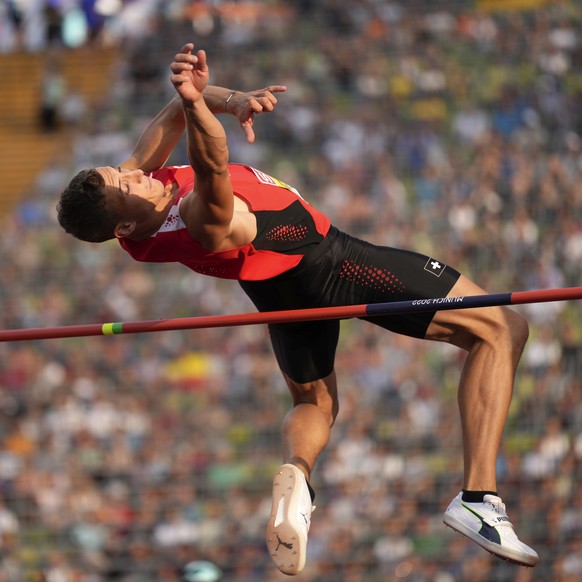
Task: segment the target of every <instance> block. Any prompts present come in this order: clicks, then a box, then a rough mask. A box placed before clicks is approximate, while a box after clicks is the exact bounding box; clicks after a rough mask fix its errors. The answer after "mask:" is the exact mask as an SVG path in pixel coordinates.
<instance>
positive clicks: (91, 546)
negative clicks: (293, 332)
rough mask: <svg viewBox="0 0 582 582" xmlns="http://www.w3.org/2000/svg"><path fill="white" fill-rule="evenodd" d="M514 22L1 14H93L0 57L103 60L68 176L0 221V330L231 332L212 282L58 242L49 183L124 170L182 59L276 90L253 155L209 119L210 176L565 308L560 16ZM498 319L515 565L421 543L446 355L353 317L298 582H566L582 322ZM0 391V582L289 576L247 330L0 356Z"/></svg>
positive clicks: (264, 395)
mask: <svg viewBox="0 0 582 582" xmlns="http://www.w3.org/2000/svg"><path fill="white" fill-rule="evenodd" d="M482 4H487V6H488V7H491V5H492V4H495V2H491V1H489V2H483V3H482ZM500 4H501V3H500ZM510 4H511V2H508V3H505V5H506V7H507V6H508V5H510ZM519 4H520V6H521V8H522V9H521V10H517V9H516V10H511V11H495V10H493V11H491V10H484V9H482V8H483V6H480V4H479V2H476V3H474V2H454V1H452V0H450V1H445V0H442V1H438V2H423V1H420V0H414V1H412V0H410V1H408V2H403V1H402V2H396V1H380V0H359V1H354V0H320V1H315V0H313V1H310V0H302V1H300V2H293V3H286V2H283V1H276V0H273V1H270V2H265V3H261V4H252V3H243V2H218V1H217V2H186V1H173V2H161V1H155V0H149V1H148V0H143V1H139V0H134V1H133V2H131V1H128V2H121V0H120V1H118V2H114V1H111V2H95V3H90V2H73V1H69V2H64V1H63V2H45V3H42V2H41V3H38V2H37V3H34V2H30V3H26V2H16V1H15V0H12V1H11V2H4V3H3V6H4V8H3V9H4V10H5V11H6V12H4V14H5V15H6V14H8V13H9V12H8V8H11V9H12V10H14V8H15V7H16V8H18V7H19V6H20V7H28V8H27V9H28V10H33V9H34V8H35V7H36V9H38V10H40V8H39V7H44V5H46V6H49V5H50V7H51V9H52V10H53V12H54V11H55V10H56V11H57V13H60V14H61V16H62V15H65V16H66V15H67V11H68V10H73V9H77V10H80V9H81V8H83V7H86V6H92V9H93V10H94V9H95V7H99V6H101V12H100V14H101V18H100V19H99V22H98V24H97V25H95V27H94V29H93V28H91V20H90V19H86V20H84V21H83V22H84V23H85V24H84V25H82V26H81V27H80V29H79V30H81V33H79V32H78V30H77V29H75V28H74V27H73V33H71V35H72V36H70V37H65V36H63V32H62V28H61V29H58V30H57V33H54V32H53V33H52V34H53V36H52V37H51V38H50V40H49V38H48V37H47V36H46V34H45V33H40V35H39V36H38V37H34V38H33V37H31V36H30V35H32V34H33V31H32V32H31V31H30V30H29V31H28V32H26V30H27V29H25V27H23V22H28V24H30V13H26V11H25V12H21V13H17V14H16V17H17V18H16V20H15V21H14V23H13V26H12V29H11V30H12V31H13V33H14V34H15V35H16V33H17V32H19V33H20V34H22V35H23V36H21V37H18V35H16V36H13V37H11V38H12V39H13V40H12V41H11V42H12V44H10V43H5V44H4V45H3V48H2V50H5V51H9V50H23V48H22V47H23V46H24V47H25V48H24V50H42V49H43V47H44V46H46V43H53V45H54V43H56V44H57V45H59V44H61V45H62V49H61V50H70V46H68V45H73V44H74V43H72V42H71V41H66V40H63V39H64V38H76V39H80V40H79V41H78V42H87V43H89V42H90V43H93V44H94V45H95V49H96V50H98V47H99V45H100V44H106V43H108V44H111V43H116V44H118V45H119V48H120V60H119V64H118V66H117V67H116V69H115V71H114V74H113V76H112V79H111V92H110V94H109V95H108V96H107V97H106V99H105V101H104V102H103V104H102V106H101V107H99V108H97V109H95V110H83V114H82V115H79V116H78V117H76V118H74V119H71V118H68V120H67V123H69V124H71V125H72V128H71V127H70V128H69V129H70V130H72V132H73V134H74V145H73V147H72V149H71V151H67V152H62V154H61V155H58V156H55V163H54V164H53V165H52V166H51V167H50V168H46V170H45V171H43V172H42V174H41V175H40V176H39V177H38V180H37V184H36V187H35V188H34V191H32V192H30V193H29V195H28V196H27V198H26V200H24V201H23V202H22V204H20V205H19V206H18V207H17V208H16V209H15V211H14V213H13V214H12V215H11V216H9V217H8V218H7V219H5V220H4V221H3V222H2V225H1V231H2V234H1V236H0V272H1V273H2V281H3V284H2V286H1V287H0V305H1V306H2V307H1V310H0V329H10V328H20V327H46V326H55V325H72V324H78V323H91V322H111V321H130V320H140V319H156V318H168V317H182V316H193V315H207V314H218V313H243V312H248V311H252V310H253V308H252V306H251V304H250V302H248V301H247V300H246V298H245V297H244V295H243V294H242V293H241V292H240V291H239V290H238V288H237V285H236V283H232V282H225V281H215V280H212V279H210V278H208V279H206V278H204V277H201V276H197V275H195V274H194V273H191V272H189V271H187V270H186V269H185V268H183V267H179V266H175V265H156V266H152V265H141V264H137V263H133V262H131V260H130V259H129V257H127V256H125V253H123V252H122V251H120V250H119V249H118V248H117V244H116V243H115V242H112V243H111V244H107V245H103V246H99V248H96V247H93V246H91V245H87V244H83V243H78V242H76V241H74V240H73V239H72V238H71V237H69V236H67V235H65V234H63V233H61V231H60V228H59V227H58V225H57V224H56V219H55V210H54V206H55V203H56V200H57V197H58V194H59V192H60V190H61V189H62V187H63V186H64V185H65V183H66V182H67V181H68V178H69V177H70V176H71V175H72V174H73V173H74V172H76V171H77V170H78V169H81V168H83V167H86V166H92V165H105V164H115V163H118V162H119V161H121V160H123V159H124V158H125V157H126V156H127V155H128V153H129V152H130V151H131V147H132V145H133V144H134V143H135V140H136V139H137V137H138V136H139V134H140V133H141V131H142V129H143V127H144V125H145V124H146V123H147V121H148V120H149V119H151V117H152V115H153V114H154V113H156V112H157V110H158V109H159V108H160V107H161V106H162V105H163V104H164V103H165V102H166V101H167V100H168V99H169V98H170V97H171V96H172V89H171V85H170V83H169V81H168V64H169V62H170V61H171V58H172V56H173V54H174V52H175V51H176V50H177V48H179V46H180V45H181V44H182V43H183V42H186V41H190V40H193V41H194V42H196V43H197V45H198V46H199V47H201V48H205V49H206V50H207V52H208V56H209V63H210V66H211V71H212V77H213V78H212V82H214V83H215V84H219V85H223V86H228V87H232V88H236V89H240V90H251V89H256V88H260V87H263V86H266V85H268V84H278V83H282V84H286V85H288V87H289V90H288V92H287V93H286V94H282V95H281V96H280V98H279V107H278V109H277V111H276V112H274V113H272V114H269V115H268V116H264V117H258V118H257V120H256V123H255V128H256V133H257V141H256V143H255V144H253V145H248V144H246V142H245V141H244V135H243V133H242V132H241V131H240V129H239V128H238V127H236V125H235V124H232V122H231V120H229V119H225V120H224V122H225V125H226V126H227V128H228V129H229V137H230V151H231V160H232V161H234V162H243V163H249V164H252V165H255V166H257V167H259V168H260V169H262V170H264V171H268V172H269V173H270V174H272V175H275V176H277V177H279V178H280V179H282V180H284V181H286V182H288V183H291V184H293V185H294V186H295V187H296V188H298V189H299V191H300V192H301V193H302V194H303V195H304V197H305V198H306V199H308V200H310V201H313V202H314V203H315V204H316V205H317V206H319V207H320V208H322V209H323V210H325V211H326V212H327V213H328V214H329V215H330V216H331V217H332V219H333V221H334V223H335V224H336V225H337V226H339V227H342V228H344V229H347V230H348V231H350V232H352V233H354V234H356V235H360V236H362V237H365V238H368V239H369V240H371V241H373V242H378V243H383V244H391V245H394V246H403V247H406V248H413V249H418V250H420V251H423V252H426V253H427V254H429V255H433V256H438V257H439V258H441V259H442V260H445V261H447V262H448V263H450V264H452V265H454V266H456V267H457V268H460V269H461V270H462V271H463V272H464V273H466V274H467V275H469V276H471V277H472V278H473V279H474V280H475V281H477V282H478V283H479V284H480V285H481V286H482V287H484V288H486V289H487V290H488V291H490V292H502V291H521V290H528V289H543V288H553V287H561V286H577V285H580V280H581V270H582V138H581V136H582V42H581V37H580V30H582V28H581V26H582V6H581V5H580V3H579V2H576V1H566V0H564V1H558V0H555V1H549V2H543V1H535V0H531V1H530V2H523V1H522V2H519ZM13 14H14V13H13ZM39 14H41V13H40V12H38V13H37V16H38V15H39ZM79 14H80V13H79V12H77V16H78V15H79ZM25 17H26V18H25ZM69 18H70V14H69ZM57 20H58V19H57ZM40 21H41V22H42V18H41V20H40ZM77 22H78V21H77ZM5 24H6V22H5ZM16 24H18V27H17V26H16ZM68 26H70V22H69V24H68ZM35 30H37V33H38V30H45V31H46V28H42V27H41V28H37V29H35ZM88 30H90V31H91V32H90V33H88V32H87V31H88ZM23 31H24V32H23ZM75 31H77V32H75ZM83 31H85V32H83ZM4 38H7V37H4ZM18 38H20V40H18ZM26 39H29V42H30V44H29V45H27V44H26ZM31 39H33V40H34V42H33V40H31ZM17 43H24V45H23V44H20V45H18V46H17ZM171 162H172V163H177V164H180V163H187V160H186V158H185V152H182V151H177V152H176V154H175V155H174V157H173V158H172V159H171ZM519 309H520V310H521V311H522V312H523V313H524V314H525V315H526V316H527V318H528V320H529V322H530V324H531V337H530V340H529V342H528V346H527V348H526V351H525V354H524V358H523V362H522V365H521V367H520V371H519V374H518V379H517V383H516V389H515V395H514V401H513V405H512V409H511V414H510V418H509V421H508V425H507V430H506V435H505V439H504V447H503V451H502V454H501V456H500V458H499V463H498V468H499V492H500V495H501V496H502V497H503V499H504V501H505V503H506V504H507V507H508V513H509V516H510V517H511V519H512V521H513V522H514V524H515V526H516V528H517V531H518V532H519V535H520V537H521V538H522V539H523V540H524V541H525V542H527V543H529V544H531V545H532V546H533V547H534V548H535V549H536V550H537V551H538V552H539V553H540V558H541V560H540V564H539V565H538V566H537V567H536V568H535V569H533V570H529V569H525V568H517V567H515V566H511V565H509V564H506V563H504V562H501V561H499V560H496V559H494V558H492V557H491V556H489V555H488V554H487V553H485V552H484V551H483V550H481V549H478V548H477V547H476V546H475V545H474V544H472V543H470V542H466V541H465V540H464V538H462V537H461V536H459V535H457V534H454V533H452V532H451V531H450V530H447V529H446V528H445V526H444V525H443V524H442V521H441V519H442V512H443V511H444V509H445V508H446V505H447V503H448V502H449V501H450V500H451V499H452V497H453V496H454V495H455V494H456V493H457V492H458V490H459V488H460V486H461V477H462V465H461V461H462V451H461V450H460V442H461V439H460V427H459V422H458V414H457V409H456V394H455V389H456V381H457V377H458V374H459V370H460V365H461V359H460V358H461V357H462V354H460V353H459V352H458V351H456V350H454V349H452V348H451V349H449V348H448V347H446V346H445V347H443V346H440V345H432V344H424V343H423V342H419V341H415V340H410V339H406V338H402V337H398V336H395V335H388V334H387V333H386V332H384V331H381V330H379V329H375V328H374V326H370V325H367V324H363V323H362V322H359V321H353V320H350V321H345V322H344V323H343V324H342V325H343V337H342V340H341V344H340V349H339V354H338V366H337V368H338V373H339V377H340V394H341V405H342V409H341V411H340V415H339V418H338V422H337V425H336V427H335V432H334V438H333V441H332V442H331V443H330V445H329V447H328V450H327V453H326V454H325V456H324V458H323V459H322V461H321V463H320V464H319V466H318V467H317V470H316V472H315V474H314V477H313V485H314V487H315V489H316V492H317V497H316V501H315V503H316V505H317V509H316V511H315V512H314V514H313V519H312V530H311V533H310V547H309V555H308V566H307V568H306V570H305V571H304V573H303V574H302V575H300V576H298V577H297V580H298V581H299V582H301V581H303V582H308V581H317V582H388V581H392V580H405V581H408V582H465V581H471V582H479V581H483V582H530V581H544V582H548V581H552V582H574V581H578V580H580V579H582V489H581V488H580V487H579V486H578V482H579V481H580V478H581V476H582V397H581V396H582V383H581V380H582V373H581V372H582V311H581V307H580V305H579V304H577V303H571V304H569V303H549V304H538V305H535V304H532V305H528V306H522V307H520V308H519ZM0 388H1V390H0V415H1V422H0V443H1V446H0V581H2V582H4V581H7V582H24V581H30V582H41V581H42V582H101V581H108V580H113V581H120V582H165V581H171V580H177V579H178V578H177V574H176V572H177V571H178V569H179V567H181V566H183V565H184V564H185V563H187V562H189V561H191V560H193V559H208V560H211V561H213V562H214V563H216V564H218V565H219V566H220V568H221V570H222V571H223V572H224V574H225V577H224V580H226V581H229V582H243V581H244V582H266V581H272V580H280V579H283V578H284V576H283V575H280V574H279V573H278V572H276V570H275V568H274V567H273V566H272V564H271V561H270V558H269V556H268V554H267V552H266V549H265V547H264V540H263V528H264V525H265V523H266V520H267V515H268V511H269V507H270V486H271V479H272V474H273V472H274V470H275V469H276V467H277V466H278V465H279V462H280V451H279V448H278V442H279V441H278V431H279V424H280V421H281V419H282V418H283V416H284V414H285V411H286V410H287V407H288V406H289V399H288V397H287V393H286V388H285V387H284V385H283V381H282V379H281V378H280V374H279V371H278V370H277V368H276V364H275V360H274V358H273V357H272V355H271V352H270V347H269V344H268V341H267V335H266V330H265V329H264V328H263V327H262V326H250V327H246V328H238V329H213V330H199V331H195V332H168V333H161V334H155V333H154V334H146V335H135V336H119V337H114V338H90V339H71V340H48V341H44V342H40V341H32V342H26V343H13V344H0Z"/></svg>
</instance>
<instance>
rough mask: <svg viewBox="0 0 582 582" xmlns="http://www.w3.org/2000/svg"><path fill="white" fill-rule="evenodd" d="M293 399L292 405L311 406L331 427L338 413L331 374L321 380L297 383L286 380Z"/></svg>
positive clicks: (334, 384)
mask: <svg viewBox="0 0 582 582" xmlns="http://www.w3.org/2000/svg"><path fill="white" fill-rule="evenodd" d="M287 384H288V386H289V390H290V392H291V396H292V398H293V405H294V406H298V405H300V404H313V405H314V406H317V408H318V409H319V410H320V411H321V412H322V413H323V414H324V415H325V417H326V419H327V420H328V422H329V425H330V426H331V425H333V423H334V422H335V419H336V417H337V414H338V412H339V402H338V397H337V385H336V382H335V375H334V374H332V375H331V376H328V377H327V378H324V379H322V380H314V381H313V382H306V383H299V382H295V381H293V380H291V379H290V378H287Z"/></svg>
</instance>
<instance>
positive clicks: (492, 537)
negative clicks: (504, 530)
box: [462, 503, 509, 544]
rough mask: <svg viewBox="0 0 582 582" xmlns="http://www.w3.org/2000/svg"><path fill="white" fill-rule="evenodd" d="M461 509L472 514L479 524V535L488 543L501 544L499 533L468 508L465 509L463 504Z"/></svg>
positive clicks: (499, 519)
mask: <svg viewBox="0 0 582 582" xmlns="http://www.w3.org/2000/svg"><path fill="white" fill-rule="evenodd" d="M462 505H463V507H464V508H465V509H466V510H467V511H469V512H470V513H472V514H473V515H474V516H475V517H476V518H477V519H478V520H479V521H480V522H481V529H480V530H479V534H480V535H482V536H483V537H484V538H485V539H486V540H489V541H490V542H494V543H496V544H501V536H500V535H499V532H498V531H497V530H496V529H495V528H494V527H492V526H490V525H489V524H488V523H485V521H484V519H483V518H482V517H481V516H480V515H479V514H478V513H477V512H476V511H473V510H472V509H471V508H470V507H467V506H466V505H465V504H464V503H463V504H462ZM498 521H509V519H507V518H505V520H503V519H501V518H498Z"/></svg>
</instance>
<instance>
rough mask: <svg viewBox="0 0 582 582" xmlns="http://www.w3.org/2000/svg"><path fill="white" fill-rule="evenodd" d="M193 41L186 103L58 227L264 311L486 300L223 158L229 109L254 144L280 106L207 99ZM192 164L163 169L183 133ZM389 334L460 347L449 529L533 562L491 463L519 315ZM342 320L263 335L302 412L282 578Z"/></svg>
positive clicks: (292, 433)
mask: <svg viewBox="0 0 582 582" xmlns="http://www.w3.org/2000/svg"><path fill="white" fill-rule="evenodd" d="M193 50H194V45H193V44H186V45H185V46H184V47H182V49H181V51H180V52H179V53H178V54H177V55H176V56H175V59H174V62H173V63H172V64H171V66H170V69H171V71H172V75H171V77H170V79H171V81H172V84H173V86H174V88H175V90H176V92H177V96H176V97H175V98H174V100H173V101H172V102H171V103H170V104H169V105H167V106H166V108H164V109H163V110H162V112H161V113H160V114H159V115H158V117H157V118H156V119H154V120H153V122H152V123H151V125H150V126H149V127H148V128H147V129H146V131H145V132H144V134H143V135H142V136H141V138H140V139H139V141H138V143H137V145H136V147H135V150H134V151H133V154H132V156H131V157H130V158H129V159H127V160H126V161H124V162H122V163H121V164H120V165H119V166H117V167H101V168H95V169H90V170H84V171H82V172H80V173H79V174H78V175H77V176H75V177H74V178H73V180H72V181H71V183H70V184H69V186H68V187H67V188H66V190H65V191H64V192H63V193H62V195H61V199H60V202H59V204H58V218H59V222H60V224H61V225H62V227H63V228H64V229H65V230H66V231H67V232H69V233H71V234H72V235H74V236H75V237H77V238H79V239H81V240H84V241H89V242H101V241H105V240H109V239H112V238H115V237H116V238H117V239H118V240H119V243H120V244H121V246H122V247H123V249H125V251H127V252H128V253H129V254H130V255H131V256H132V257H133V258H135V259H136V260H138V261H151V262H180V263H183V264H184V265H186V266H187V267H189V268H190V269H192V270H193V271H196V272H198V273H203V274H205V275H210V276H213V277H221V278H226V279H234V280H237V281H239V284H240V286H241V287H242V289H243V290H244V292H245V293H246V294H247V295H248V296H249V297H250V298H251V300H252V301H253V302H254V304H255V305H256V307H257V309H259V310H260V311H272V310H283V309H300V308H312V307H325V306H337V305H349V304H368V303H375V302H387V301H395V300H412V299H423V298H432V297H443V296H464V295H480V294H483V293H484V291H483V290H482V289H481V288H479V287H478V286H477V285H475V284H474V283H472V282H471V281H469V280H468V279H467V278H465V277H464V276H463V275H461V274H459V273H458V272H457V271H455V270H454V269H452V268H451V267H449V266H447V265H445V264H444V263H443V262H442V261H438V260H436V259H433V258H430V257H427V256H424V255H419V254H417V253H414V252H411V251H406V250H400V249H394V248H388V247H379V246H375V245H372V244H369V243H367V242H365V241H362V240H358V239H356V238H354V237H352V236H350V235H348V234H346V233H344V232H341V231H339V230H338V229H337V228H335V227H334V226H333V225H332V224H331V223H330V220H329V218H328V217H327V216H325V215H324V214H322V213H321V212H319V211H318V210H317V209H315V208H314V207H313V206H311V205H310V204H309V203H308V202H307V201H306V200H305V199H304V198H303V197H302V196H300V195H299V193H298V192H297V191H296V190H295V189H294V188H292V187H291V186H288V185H287V184H284V183H283V182H281V181H279V180H277V179H276V178H273V177H271V176H270V175H269V174H267V173H264V172H262V171H260V170H257V169H255V168H252V167H249V166H245V165H237V164H230V163H229V152H228V146H227V139H226V134H225V131H224V128H223V126H222V125H221V124H220V122H219V121H218V119H217V118H216V117H215V115H214V114H213V111H214V112H215V113H219V112H224V111H226V109H228V108H229V107H230V108H232V109H231V112H232V113H234V114H235V115H237V117H238V118H239V121H241V124H242V126H243V129H245V131H247V135H248V136H250V138H249V139H250V140H252V138H253V137H254V136H253V135H252V120H253V113H255V112H260V111H270V110H272V109H273V107H274V106H275V104H276V99H275V97H274V95H273V92H277V91H282V90H284V87H282V86H273V87H268V88H266V89H265V90H263V91H259V92H255V94H239V93H234V94H233V93H232V92H230V91H228V90H226V89H221V88H216V87H213V88H210V87H208V86H207V84H208V66H207V62H206V54H205V52H204V51H202V50H199V51H197V52H196V53H194V52H193ZM184 127H185V128H186V131H187V138H188V139H187V150H188V157H189V160H190V164H191V167H190V166H189V167H166V168H162V166H163V164H164V163H165V162H166V160H167V159H168V156H169V155H170V153H171V151H172V150H173V148H174V147H175V146H176V145H177V143H178V140H179V138H180V136H181V134H182V132H183V130H184ZM363 319H366V320H368V321H370V322H371V323H374V324H376V325H379V326H381V327H383V328H385V329H387V330H390V331H393V332H396V333H400V334H405V335H408V336H412V337H417V338H422V339H427V340H436V341H441V342H447V343H450V344H453V345H455V346H457V347H459V348H461V349H463V350H465V351H466V352H467V356H466V359H465V363H464V366H463V369H462V373H461V376H460V383H459V390H458V402H459V408H460V415H461V424H462V433H463V446H464V464H465V468H464V482H463V489H462V491H461V492H460V493H459V494H458V495H457V496H456V497H455V498H454V499H453V501H452V502H451V503H450V505H449V507H448V508H447V509H446V511H445V514H444V522H445V523H446V524H447V525H449V526H451V527H452V528H454V529H455V530H457V531H459V532H461V533H463V534H464V535H466V536H468V537H469V538H471V539H472V540H473V541H475V542H477V543H478V544H479V545H481V546H482V547H484V548H485V549H486V550H489V551H490V552H492V553H493V554H495V555H496V556H498V557H500V558H503V559H506V560H509V561H512V562H515V563H517V564H522V565H526V566H534V565H535V564H536V563H537V562H538V555H537V553H536V552H535V551H534V550H532V549H531V548H530V547H528V546H527V545H525V544H524V543H522V542H521V541H520V540H519V539H518V537H517V535H516V534H515V531H514V529H513V526H512V524H511V522H510V521H509V518H508V517H507V514H506V512H505V506H504V504H503V502H502V500H501V499H500V498H499V496H498V495H497V484H496V472H495V465H496V459H497V453H498V448H499V445H500V440H501V434H502V431H503V427H504V423H505V420H506V416H507V412H508V408H509V404H510V400H511V394H512V389H513V382H514V376H515V371H516V367H517V364H518V361H519V358H520V356H521V353H522V350H523V347H524V344H525V342H526V340H527V336H528V326H527V323H526V322H525V320H524V319H523V318H522V317H521V316H520V315H518V314H517V313H515V312H514V311H512V310H510V309H508V308H504V307H487V308H479V309H471V310H463V311H436V312H431V313H415V314H409V315H390V316H382V317H370V318H363ZM339 329H340V324H339V321H337V320H331V321H315V322H303V323H301V322H299V323H288V324H276V325H270V326H269V332H270V337H271V342H272V345H273V350H274V352H275V355H276V357H277V361H278V364H279V366H280V368H281V370H282V373H283V375H284V377H285V380H286V382H287V385H288V387H289V390H290V392H291V396H292V399H293V407H292V409H291V410H290V411H289V413H288V414H287V416H286V417H285V419H284V422H283V427H282V443H283V456H284V464H283V465H282V466H281V467H280V468H279V470H278V471H277V472H276V474H275V478H274V482H273V502H272V503H273V505H272V511H271V516H270V518H269V521H268V525H267V529H266V541H267V546H268V549H269V552H270V554H271V556H272V558H273V561H274V562H275V564H276V566H277V567H278V568H279V570H280V571H281V572H283V573H285V574H290V575H293V574H298V573H299V572H301V570H302V569H303V567H304V565H305V557H306V547H307V534H308V530H309V525H310V519H311V512H312V509H313V507H312V502H313V497H314V493H313V490H312V489H311V487H310V485H309V481H308V480H309V478H310V474H311V472H312V470H313V467H314V465H315V462H316V460H317V458H318V456H319V455H320V453H321V452H322V451H323V449H324V448H325V446H326V445H327V443H328V440H329V437H330V429H331V426H332V425H333V423H334V420H335V418H336V415H337V413H338V396H337V384H336V375H335V371H334V356H335V350H336V345H337V341H338V335H339Z"/></svg>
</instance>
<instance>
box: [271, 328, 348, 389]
mask: <svg viewBox="0 0 582 582" xmlns="http://www.w3.org/2000/svg"><path fill="white" fill-rule="evenodd" d="M339 330H340V323H339V321H338V320H327V321H313V322H302V323H282V324H272V325H269V333H270V335H271V344H272V346H273V351H274V352H275V356H276V358H277V362H278V364H279V367H280V368H281V370H282V371H283V372H285V374H287V376H289V378H291V380H293V381H294V382H297V383H300V384H306V383H308V382H313V381H315V380H319V379H321V378H326V377H327V376H329V375H330V374H331V373H332V372H333V369H334V360H335V352H336V347H337V342H338V338H339Z"/></svg>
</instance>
